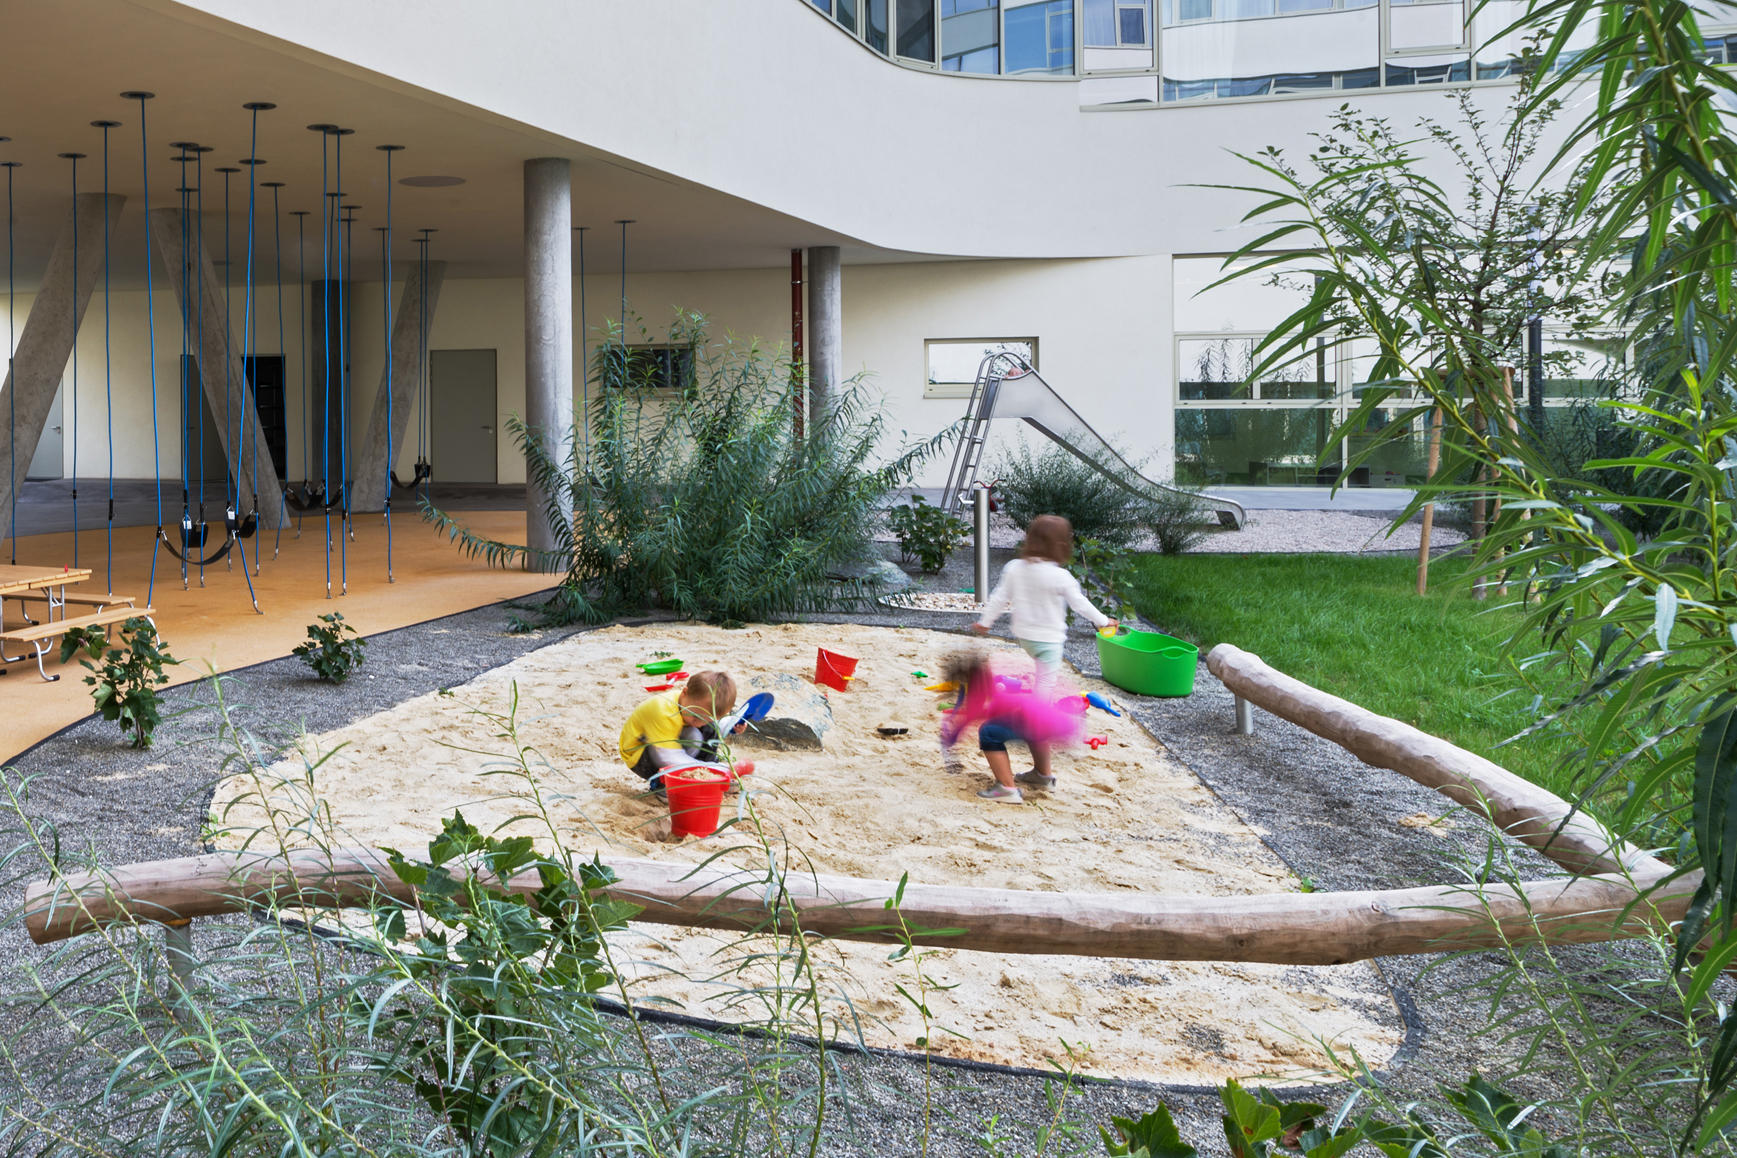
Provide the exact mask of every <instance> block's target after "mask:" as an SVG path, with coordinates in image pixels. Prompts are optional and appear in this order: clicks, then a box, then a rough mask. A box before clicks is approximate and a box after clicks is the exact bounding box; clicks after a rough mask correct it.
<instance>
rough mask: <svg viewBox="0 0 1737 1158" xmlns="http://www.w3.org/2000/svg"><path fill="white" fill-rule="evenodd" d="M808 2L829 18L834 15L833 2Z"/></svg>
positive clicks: (822, 0) (830, 0) (824, 0)
mask: <svg viewBox="0 0 1737 1158" xmlns="http://www.w3.org/2000/svg"><path fill="white" fill-rule="evenodd" d="M808 2H809V3H810V4H812V5H814V6H815V7H816V8H818V9H820V10H821V11H822V12H824V13H826V14H827V15H828V16H831V15H832V0H808Z"/></svg>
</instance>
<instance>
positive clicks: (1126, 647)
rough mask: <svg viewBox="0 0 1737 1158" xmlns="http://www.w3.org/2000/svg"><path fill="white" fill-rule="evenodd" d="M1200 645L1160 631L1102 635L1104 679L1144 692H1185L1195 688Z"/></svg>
mask: <svg viewBox="0 0 1737 1158" xmlns="http://www.w3.org/2000/svg"><path fill="white" fill-rule="evenodd" d="M1199 659H1200V649H1199V648H1197V647H1195V646H1194V645H1193V644H1192V643H1188V642H1186V641H1184V640H1180V639H1177V638H1176V637H1174V636H1170V635H1164V634H1162V633H1160V632H1156V631H1129V632H1127V633H1126V634H1121V635H1114V636H1108V635H1100V636H1098V663H1099V665H1100V666H1101V667H1102V668H1103V669H1104V679H1105V680H1107V681H1108V682H1110V683H1112V684H1115V685H1116V686H1117V687H1119V688H1121V689H1122V690H1123V691H1125V692H1135V693H1137V694H1139V695H1142V696H1185V695H1188V694H1189V693H1190V692H1192V691H1193V690H1194V669H1195V665H1196V664H1197V663H1198V662H1199Z"/></svg>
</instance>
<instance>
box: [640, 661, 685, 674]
mask: <svg viewBox="0 0 1737 1158" xmlns="http://www.w3.org/2000/svg"><path fill="white" fill-rule="evenodd" d="M634 666H636V667H637V668H639V670H640V671H642V672H644V673H645V674H646V675H668V674H669V673H670V672H672V671H680V670H682V661H681V660H679V659H660V660H658V661H657V662H656V663H642V664H635V665H634Z"/></svg>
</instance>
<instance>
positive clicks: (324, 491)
mask: <svg viewBox="0 0 1737 1158" xmlns="http://www.w3.org/2000/svg"><path fill="white" fill-rule="evenodd" d="M309 127H310V128H314V129H317V130H319V133H320V202H321V205H320V210H321V213H320V287H321V290H322V292H321V294H320V325H321V333H322V334H324V336H325V337H324V340H323V341H322V342H321V344H320V361H321V362H323V363H325V386H324V389H322V390H321V392H320V505H321V506H322V507H323V508H324V509H325V515H326V598H327V599H330V598H331V597H332V453H331V448H332V429H331V427H332V210H333V208H334V207H335V206H336V205H337V195H336V194H334V193H332V192H330V191H328V189H327V173H326V163H327V160H328V157H329V156H330V150H329V149H328V148H327V144H328V141H327V138H328V137H330V136H331V135H332V134H333V133H335V132H337V126H336V125H311V126H309Z"/></svg>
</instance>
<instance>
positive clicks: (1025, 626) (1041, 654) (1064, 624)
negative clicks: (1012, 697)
mask: <svg viewBox="0 0 1737 1158" xmlns="http://www.w3.org/2000/svg"><path fill="white" fill-rule="evenodd" d="M1073 556H1074V528H1073V524H1071V523H1069V522H1068V521H1067V520H1066V519H1064V518H1062V517H1061V516H1060V515H1039V516H1038V517H1037V518H1035V519H1033V520H1031V525H1030V526H1029V527H1027V528H1026V529H1025V544H1024V546H1022V547H1021V548H1020V551H1019V558H1017V559H1015V560H1013V561H1012V562H1011V563H1009V564H1008V565H1007V566H1005V567H1003V568H1002V569H1001V580H1000V581H999V582H998V583H996V585H995V590H994V592H993V593H992V594H991V595H990V596H989V602H988V604H987V605H986V606H985V607H984V608H983V614H982V615H981V616H980V617H979V618H978V620H977V622H976V623H975V624H973V625H972V629H973V630H975V631H976V632H978V633H979V634H983V633H987V632H988V631H989V629H990V628H991V627H993V626H995V621H996V620H998V619H1000V618H1001V616H1002V615H1003V614H1004V613H1005V612H1007V611H1008V610H1010V609H1011V610H1012V612H1013V637H1014V638H1015V639H1017V640H1018V641H1019V646H1020V647H1023V648H1024V649H1025V651H1026V654H1027V655H1029V656H1031V658H1032V659H1034V660H1036V661H1037V683H1038V685H1039V686H1040V687H1041V686H1047V685H1048V684H1049V682H1050V677H1051V676H1053V675H1054V674H1055V672H1056V671H1057V669H1059V668H1060V667H1061V658H1062V644H1063V642H1065V641H1066V639H1067V637H1068V621H1067V610H1068V608H1070V607H1071V608H1073V609H1074V610H1075V611H1077V612H1078V613H1079V614H1080V615H1081V616H1082V617H1083V618H1084V619H1085V620H1086V621H1087V622H1089V623H1091V625H1092V626H1093V627H1097V628H1105V627H1115V626H1116V625H1117V624H1116V621H1115V620H1114V619H1111V618H1110V617H1109V616H1107V615H1105V614H1104V613H1103V612H1101V611H1099V610H1098V609H1097V608H1096V607H1093V606H1092V601H1091V600H1089V599H1087V598H1086V593H1085V592H1084V591H1081V590H1080V583H1079V580H1077V579H1075V578H1074V577H1073V575H1072V573H1070V572H1069V571H1068V569H1067V565H1068V563H1069V562H1070V561H1071V560H1072V559H1073Z"/></svg>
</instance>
